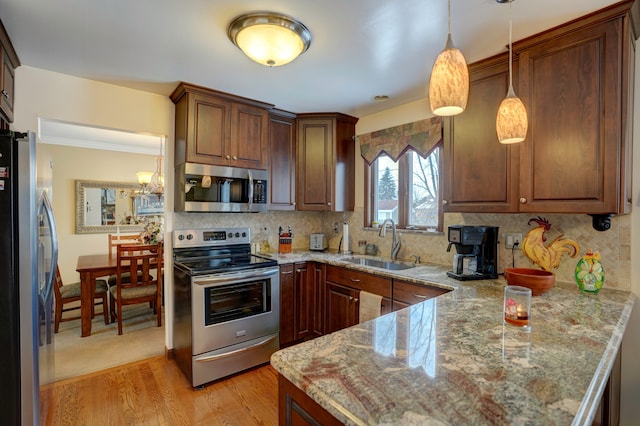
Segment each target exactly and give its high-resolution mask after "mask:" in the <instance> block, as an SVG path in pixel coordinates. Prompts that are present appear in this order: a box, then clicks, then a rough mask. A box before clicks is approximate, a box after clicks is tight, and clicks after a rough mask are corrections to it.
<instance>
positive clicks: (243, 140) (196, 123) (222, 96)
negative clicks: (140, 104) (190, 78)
mask: <svg viewBox="0 0 640 426" xmlns="http://www.w3.org/2000/svg"><path fill="white" fill-rule="evenodd" d="M171 100H172V101H173V102H174V103H175V104H176V109H175V133H176V134H175V144H176V150H175V165H179V164H183V163H185V162H188V163H201V164H211V165H218V166H232V167H246V168H251V169H266V168H267V166H268V158H267V152H268V131H269V118H268V115H269V113H268V110H269V109H270V108H271V107H272V106H273V105H271V104H267V103H263V102H259V101H253V100H250V99H246V98H241V97H239V96H235V95H230V94H228V93H224V92H218V91H215V90H211V89H207V88H203V87H199V86H194V85H191V84H187V83H180V84H179V85H178V87H177V88H176V89H175V90H174V92H173V93H172V94H171Z"/></svg>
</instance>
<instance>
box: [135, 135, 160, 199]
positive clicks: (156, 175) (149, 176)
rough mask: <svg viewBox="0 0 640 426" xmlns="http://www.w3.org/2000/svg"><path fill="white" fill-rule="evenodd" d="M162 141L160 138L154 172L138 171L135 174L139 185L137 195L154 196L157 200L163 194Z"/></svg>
mask: <svg viewBox="0 0 640 426" xmlns="http://www.w3.org/2000/svg"><path fill="white" fill-rule="evenodd" d="M163 140H164V138H160V155H158V156H157V157H156V171H155V172H147V171H140V172H137V173H136V176H137V177H138V184H139V185H140V190H139V191H138V193H139V194H142V195H148V194H155V195H157V196H158V198H160V197H161V196H162V195H163V194H164V173H163V172H162V159H163V156H162V152H163V150H162V147H163V144H162V142H163Z"/></svg>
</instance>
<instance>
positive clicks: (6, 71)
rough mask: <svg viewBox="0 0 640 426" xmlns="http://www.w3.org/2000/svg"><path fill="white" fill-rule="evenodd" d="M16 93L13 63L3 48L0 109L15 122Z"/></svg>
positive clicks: (9, 119) (8, 118)
mask: <svg viewBox="0 0 640 426" xmlns="http://www.w3.org/2000/svg"><path fill="white" fill-rule="evenodd" d="M14 94H15V74H14V69H13V65H11V62H10V61H9V57H8V56H7V53H6V51H5V50H4V49H2V89H1V90H0V109H2V112H3V113H4V115H5V116H6V117H7V120H8V121H9V122H10V123H11V122H13V96H14Z"/></svg>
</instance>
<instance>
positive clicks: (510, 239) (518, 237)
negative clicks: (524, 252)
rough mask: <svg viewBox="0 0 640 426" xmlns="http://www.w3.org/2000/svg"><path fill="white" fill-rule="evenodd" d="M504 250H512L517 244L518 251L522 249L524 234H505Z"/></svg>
mask: <svg viewBox="0 0 640 426" xmlns="http://www.w3.org/2000/svg"><path fill="white" fill-rule="evenodd" d="M504 240H505V242H504V248H506V249H509V250H510V249H512V248H513V246H514V244H515V243H518V245H517V246H516V247H515V248H516V249H517V250H521V249H522V232H506V233H505V234H504Z"/></svg>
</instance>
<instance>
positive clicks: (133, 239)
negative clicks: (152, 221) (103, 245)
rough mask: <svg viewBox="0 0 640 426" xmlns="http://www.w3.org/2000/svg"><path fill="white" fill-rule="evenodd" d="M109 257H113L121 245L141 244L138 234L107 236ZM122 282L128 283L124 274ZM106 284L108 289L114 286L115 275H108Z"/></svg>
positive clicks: (127, 278)
mask: <svg viewBox="0 0 640 426" xmlns="http://www.w3.org/2000/svg"><path fill="white" fill-rule="evenodd" d="M108 238H109V256H115V255H116V251H117V248H118V247H119V246H121V245H126V246H132V245H140V244H142V238H141V236H140V234H127V235H120V234H109V237H108ZM123 279H124V281H128V280H129V277H128V275H126V274H125V276H124V277H123ZM107 284H108V285H109V288H111V287H113V286H115V285H116V276H115V274H113V275H110V276H109V278H107Z"/></svg>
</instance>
